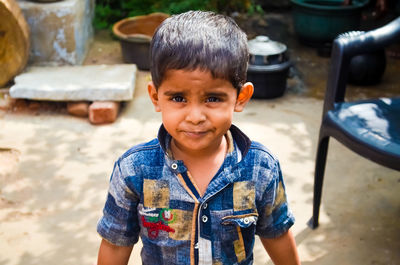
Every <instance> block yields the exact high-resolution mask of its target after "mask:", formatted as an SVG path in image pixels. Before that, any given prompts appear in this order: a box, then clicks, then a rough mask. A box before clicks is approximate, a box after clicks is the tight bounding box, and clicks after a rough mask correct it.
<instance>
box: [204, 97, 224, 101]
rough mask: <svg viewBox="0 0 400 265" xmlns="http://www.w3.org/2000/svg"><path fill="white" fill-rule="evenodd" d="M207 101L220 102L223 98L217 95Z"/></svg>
mask: <svg viewBox="0 0 400 265" xmlns="http://www.w3.org/2000/svg"><path fill="white" fill-rule="evenodd" d="M206 101H207V102H220V101H221V100H220V99H219V98H217V97H209V98H207V100H206Z"/></svg>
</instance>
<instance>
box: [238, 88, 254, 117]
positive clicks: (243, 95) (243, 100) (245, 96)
mask: <svg viewBox="0 0 400 265" xmlns="http://www.w3.org/2000/svg"><path fill="white" fill-rule="evenodd" d="M253 92H254V87H253V84H252V83H250V82H247V83H245V84H244V85H243V86H242V89H240V93H239V95H238V98H237V99H236V104H235V109H234V110H235V111H236V112H241V111H243V109H244V107H245V106H246V104H247V102H249V100H250V99H251V96H253Z"/></svg>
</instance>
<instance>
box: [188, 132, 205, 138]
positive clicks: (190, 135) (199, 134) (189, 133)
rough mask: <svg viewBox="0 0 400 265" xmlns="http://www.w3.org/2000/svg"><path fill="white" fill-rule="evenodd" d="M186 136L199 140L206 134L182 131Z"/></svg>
mask: <svg viewBox="0 0 400 265" xmlns="http://www.w3.org/2000/svg"><path fill="white" fill-rule="evenodd" d="M183 133H184V134H185V135H186V136H189V137H191V138H199V137H202V136H204V135H206V134H207V131H183Z"/></svg>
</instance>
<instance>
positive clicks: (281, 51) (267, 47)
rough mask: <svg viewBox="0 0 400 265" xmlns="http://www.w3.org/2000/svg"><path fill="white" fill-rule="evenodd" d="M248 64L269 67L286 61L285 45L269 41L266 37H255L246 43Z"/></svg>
mask: <svg viewBox="0 0 400 265" xmlns="http://www.w3.org/2000/svg"><path fill="white" fill-rule="evenodd" d="M248 45H249V53H250V64H253V65H271V64H277V63H283V62H284V61H287V56H286V50H287V48H286V45H285V44H283V43H280V42H277V41H272V40H270V39H269V38H268V37H267V36H263V35H260V36H257V37H256V38H255V39H252V40H249V41H248Z"/></svg>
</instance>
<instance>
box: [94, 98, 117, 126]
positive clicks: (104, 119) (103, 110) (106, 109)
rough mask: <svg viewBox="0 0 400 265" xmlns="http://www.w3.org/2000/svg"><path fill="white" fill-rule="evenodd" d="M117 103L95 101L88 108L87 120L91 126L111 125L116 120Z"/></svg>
mask: <svg viewBox="0 0 400 265" xmlns="http://www.w3.org/2000/svg"><path fill="white" fill-rule="evenodd" d="M119 104H120V103H119V102H115V101H95V102H93V103H92V104H91V105H90V106H89V120H90V122H91V123H93V124H103V123H111V122H114V121H115V120H116V119H117V116H118V111H119Z"/></svg>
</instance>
